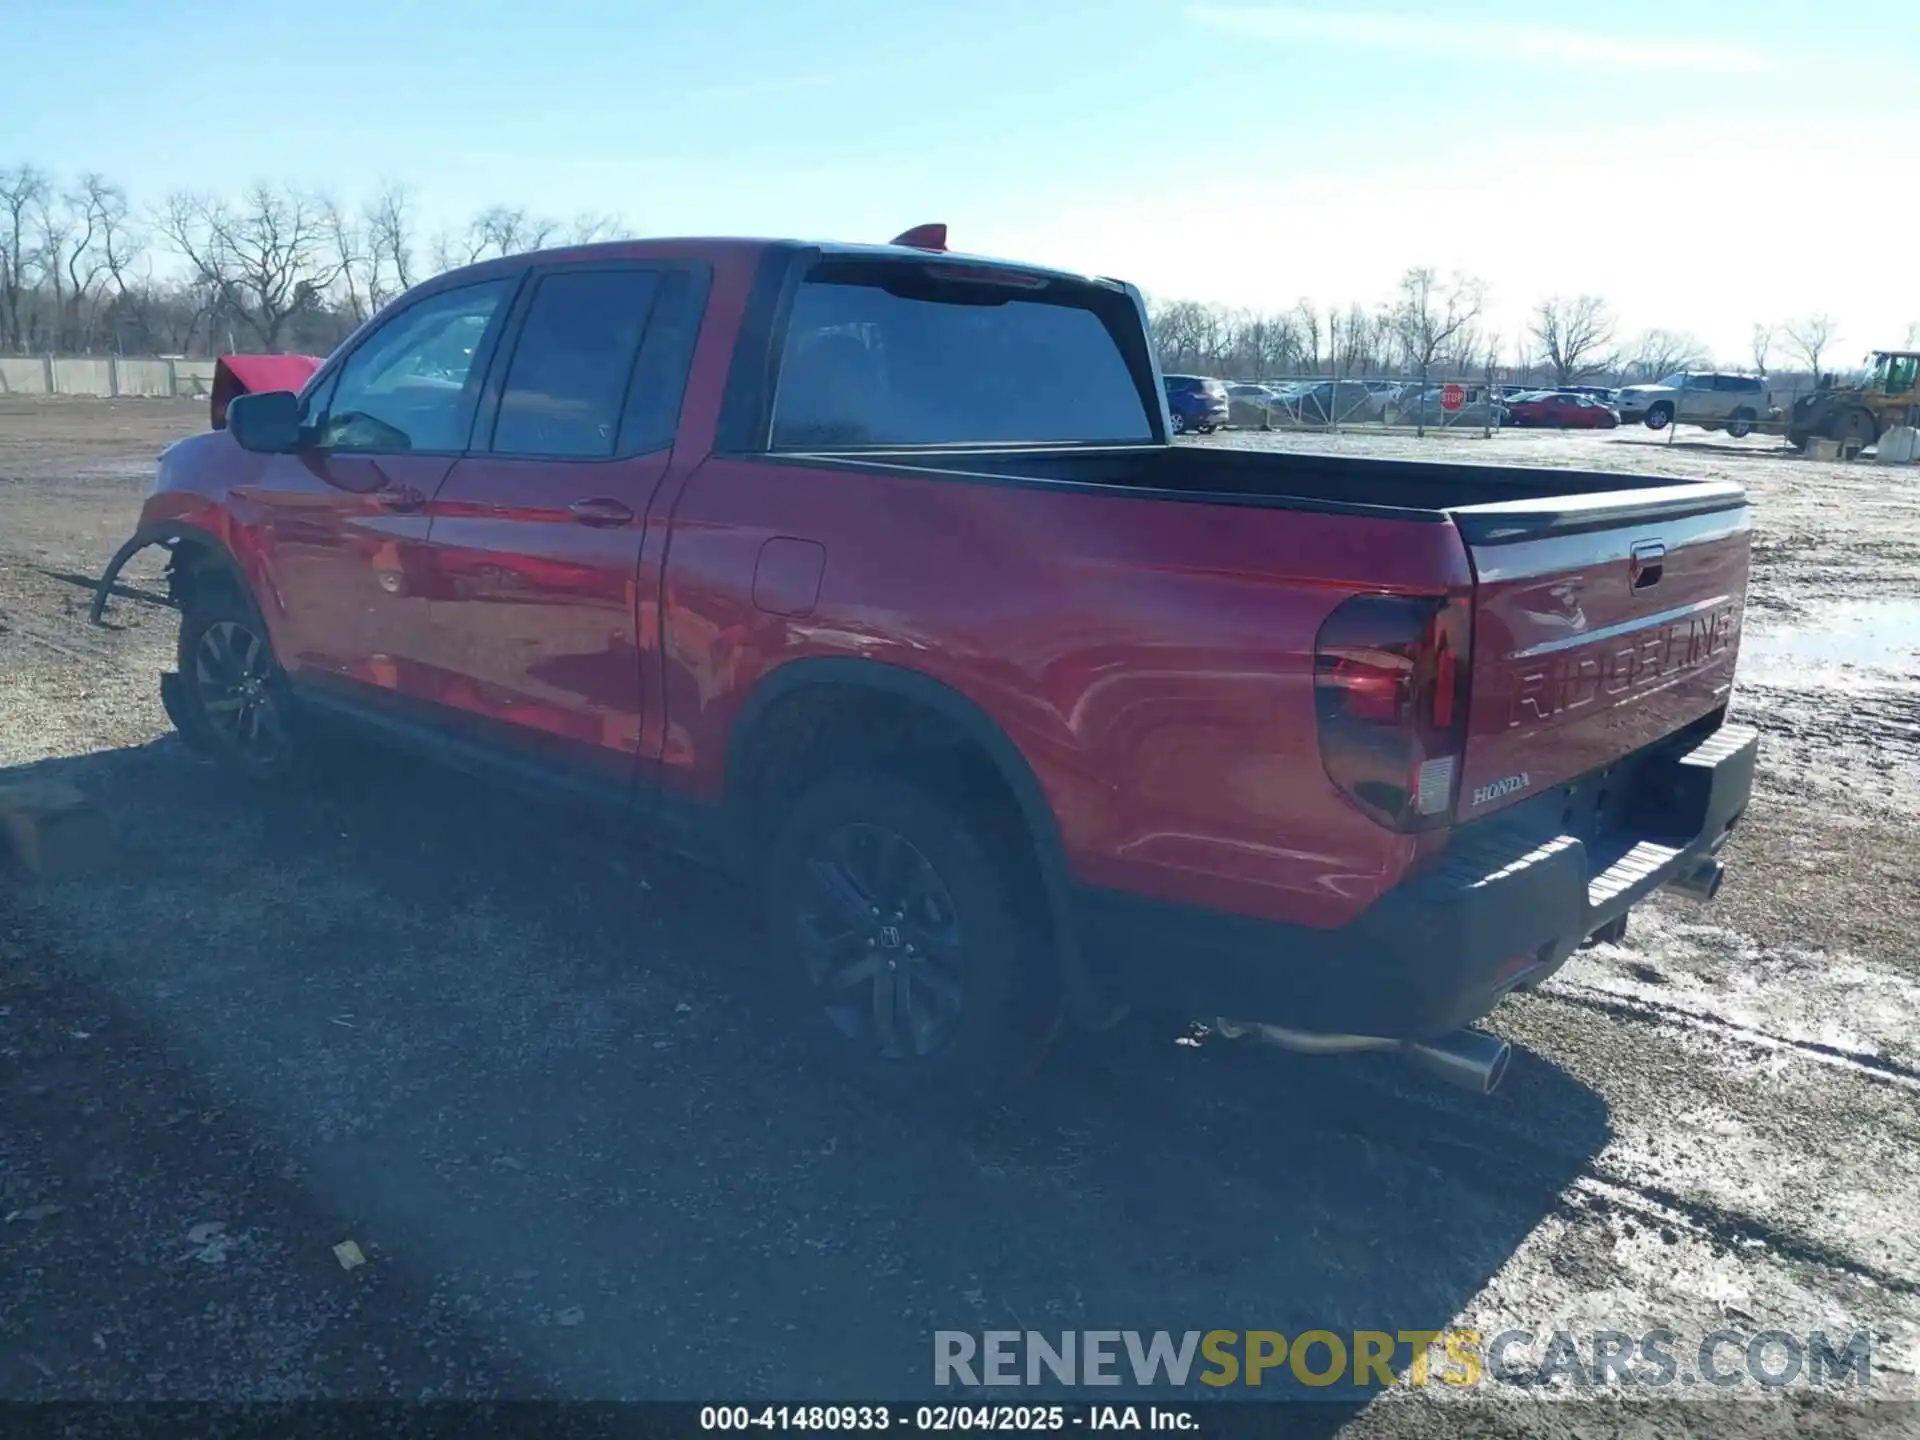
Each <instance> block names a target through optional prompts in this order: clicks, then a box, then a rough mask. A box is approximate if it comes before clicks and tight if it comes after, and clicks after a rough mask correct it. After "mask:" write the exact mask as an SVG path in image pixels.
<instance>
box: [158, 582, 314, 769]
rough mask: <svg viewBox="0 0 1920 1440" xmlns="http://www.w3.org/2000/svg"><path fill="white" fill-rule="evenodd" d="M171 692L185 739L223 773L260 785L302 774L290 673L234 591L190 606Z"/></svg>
mask: <svg viewBox="0 0 1920 1440" xmlns="http://www.w3.org/2000/svg"><path fill="white" fill-rule="evenodd" d="M173 690H174V693H173V696H172V697H171V702H172V703H170V704H169V706H168V709H169V712H170V713H173V718H174V722H175V724H176V725H177V726H178V727H179V729H180V732H181V738H183V739H184V740H185V741H186V742H187V743H188V745H190V746H191V747H192V748H194V749H195V750H198V751H200V752H202V753H204V754H206V755H209V756H211V757H212V759H213V760H214V762H215V763H216V764H218V765H219V766H220V767H221V769H223V770H225V771H227V772H228V773H230V774H233V775H237V776H240V777H241V778H243V779H246V780H249V781H253V782H255V783H261V784H271V783H277V782H280V781H284V780H286V779H287V778H289V777H290V776H291V775H293V774H294V773H295V772H296V771H297V770H298V768H299V766H300V762H301V760H302V758H303V755H302V750H303V747H302V746H301V744H300V740H299V735H298V725H297V723H296V718H295V715H294V707H293V699H292V696H291V695H290V694H289V692H288V690H287V678H286V674H285V672H283V671H282V670H281V668H280V663H279V661H278V660H276V659H275V658H274V654H273V645H272V642H271V641H270V640H269V639H268V637H267V627H266V624H265V622H264V621H262V620H261V618H260V616H259V613H258V612H257V611H256V610H255V609H254V607H253V606H252V605H251V604H250V603H249V602H248V601H247V600H245V599H244V598H242V597H240V596H238V595H236V594H235V593H234V592H233V591H232V590H230V589H228V588H225V587H219V588H213V589H209V590H207V591H205V592H204V593H202V594H199V595H196V596H194V597H193V598H192V599H191V600H189V601H188V602H187V606H186V609H185V610H184V611H183V612H182V614H181V617H180V643H179V679H178V680H177V682H176V683H175V685H174V687H173Z"/></svg>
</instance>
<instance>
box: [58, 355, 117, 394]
mask: <svg viewBox="0 0 1920 1440" xmlns="http://www.w3.org/2000/svg"><path fill="white" fill-rule="evenodd" d="M53 393H54V394H56V395H111V394H113V361H112V359H110V358H107V359H98V358H95V357H94V356H91V355H62V356H57V357H55V359H54V362H53Z"/></svg>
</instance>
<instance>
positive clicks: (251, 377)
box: [213, 355, 324, 430]
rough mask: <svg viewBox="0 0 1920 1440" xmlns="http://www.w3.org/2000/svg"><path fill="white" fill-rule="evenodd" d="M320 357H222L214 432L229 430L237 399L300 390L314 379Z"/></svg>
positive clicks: (216, 367) (217, 366) (216, 373)
mask: <svg viewBox="0 0 1920 1440" xmlns="http://www.w3.org/2000/svg"><path fill="white" fill-rule="evenodd" d="M323 358H324V357H322V356H319V355H222V356H221V357H220V358H219V359H218V360H216V361H214V362H213V428H214V429H216V430H224V429H226V428H227V406H228V405H229V404H231V403H232V401H233V397H234V396H236V395H251V394H253V393H255V392H256V391H260V390H298V389H300V388H301V387H302V386H303V385H305V384H306V383H307V381H308V380H310V379H312V378H313V372H314V371H316V370H318V369H319V368H320V365H321V362H322V360H323Z"/></svg>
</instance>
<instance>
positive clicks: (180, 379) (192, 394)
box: [170, 360, 213, 400]
mask: <svg viewBox="0 0 1920 1440" xmlns="http://www.w3.org/2000/svg"><path fill="white" fill-rule="evenodd" d="M170 363H171V364H172V365H173V393H174V394H175V395H178V396H180V397H181V398H182V399H189V398H190V399H194V400H205V399H206V398H207V397H208V396H210V395H212V394H213V361H211V360H175V361H172V362H170Z"/></svg>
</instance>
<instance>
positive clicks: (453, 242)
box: [433, 205, 561, 270]
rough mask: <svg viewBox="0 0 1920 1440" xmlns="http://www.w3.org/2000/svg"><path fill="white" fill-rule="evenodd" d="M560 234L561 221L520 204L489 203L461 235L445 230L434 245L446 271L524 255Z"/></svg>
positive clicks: (440, 265)
mask: <svg viewBox="0 0 1920 1440" xmlns="http://www.w3.org/2000/svg"><path fill="white" fill-rule="evenodd" d="M560 233H561V225H560V222H559V221H558V220H546V219H542V218H540V217H539V216H536V215H531V214H529V213H528V212H527V211H526V210H525V209H523V208H521V207H520V206H518V205H489V206H488V207H487V208H486V209H484V210H482V211H481V212H480V213H479V214H477V215H475V216H474V217H473V218H472V219H471V220H469V221H468V222H467V226H466V229H464V230H462V231H461V232H459V233H458V234H457V235H449V234H447V233H445V232H442V233H441V235H440V236H439V237H438V238H437V239H436V240H435V241H434V245H433V255H434V263H435V264H436V265H438V266H439V267H440V268H441V269H442V270H453V269H457V268H458V267H460V266H462V265H472V264H475V263H476V262H478V261H481V260H490V259H495V258H498V257H504V256H507V255H524V254H525V253H526V252H527V251H529V250H538V249H540V248H541V247H542V246H544V245H546V244H547V243H549V242H550V241H551V240H553V238H554V237H555V236H557V235H559V234H560Z"/></svg>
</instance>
